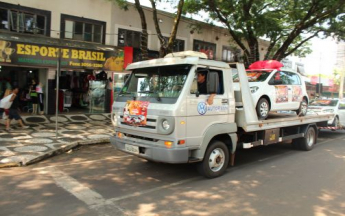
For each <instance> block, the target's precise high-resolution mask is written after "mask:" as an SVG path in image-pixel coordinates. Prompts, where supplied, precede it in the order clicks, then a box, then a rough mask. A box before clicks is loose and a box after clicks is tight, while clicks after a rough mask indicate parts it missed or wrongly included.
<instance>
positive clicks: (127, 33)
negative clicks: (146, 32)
mask: <svg viewBox="0 0 345 216" xmlns="http://www.w3.org/2000/svg"><path fill="white" fill-rule="evenodd" d="M140 37H141V32H138V31H132V30H127V29H119V34H118V41H117V44H118V46H119V47H124V46H129V47H134V48H140Z"/></svg>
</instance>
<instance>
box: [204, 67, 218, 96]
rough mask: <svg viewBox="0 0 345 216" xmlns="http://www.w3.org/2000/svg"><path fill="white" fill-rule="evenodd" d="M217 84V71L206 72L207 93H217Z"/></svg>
mask: <svg viewBox="0 0 345 216" xmlns="http://www.w3.org/2000/svg"><path fill="white" fill-rule="evenodd" d="M218 86H219V76H218V73H217V72H212V71H210V72H209V73H208V74H207V93H208V94H217V91H218Z"/></svg>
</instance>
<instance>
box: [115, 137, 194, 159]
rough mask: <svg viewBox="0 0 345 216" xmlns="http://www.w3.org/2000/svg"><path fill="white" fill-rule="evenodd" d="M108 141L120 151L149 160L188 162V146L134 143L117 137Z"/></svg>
mask: <svg viewBox="0 0 345 216" xmlns="http://www.w3.org/2000/svg"><path fill="white" fill-rule="evenodd" d="M110 143H111V144H112V145H113V146H114V147H116V148H117V149H118V150H120V151H122V152H125V153H128V154H132V155H135V156H138V157H141V158H144V159H147V160H151V161H156V162H164V163H171V164H177V163H188V159H189V149H188V148H166V147H157V146H155V147H152V146H148V145H147V144H142V143H140V142H136V143H135V144H134V143H131V142H128V141H126V140H123V139H119V138H117V137H111V138H110ZM126 147H127V148H126Z"/></svg>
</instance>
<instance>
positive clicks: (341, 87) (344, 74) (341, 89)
mask: <svg viewBox="0 0 345 216" xmlns="http://www.w3.org/2000/svg"><path fill="white" fill-rule="evenodd" d="M344 78H345V69H344V67H343V68H341V71H340V85H339V99H343V92H344Z"/></svg>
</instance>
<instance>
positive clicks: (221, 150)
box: [197, 140, 229, 178]
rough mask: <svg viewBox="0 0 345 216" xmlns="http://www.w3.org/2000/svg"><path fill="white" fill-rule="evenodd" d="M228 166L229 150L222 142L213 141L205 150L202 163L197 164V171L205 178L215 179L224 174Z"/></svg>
mask: <svg viewBox="0 0 345 216" xmlns="http://www.w3.org/2000/svg"><path fill="white" fill-rule="evenodd" d="M228 164H229V149H228V147H227V146H226V145H225V144H224V142H221V141H218V140H214V141H212V142H211V143H210V146H209V147H208V148H207V150H206V153H205V157H204V159H203V161H202V162H200V163H198V166H197V168H198V171H199V173H200V174H201V175H203V176H205V177H207V178H215V177H218V176H221V175H223V174H224V172H225V170H226V168H227V167H228Z"/></svg>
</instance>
